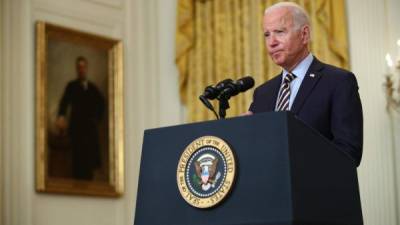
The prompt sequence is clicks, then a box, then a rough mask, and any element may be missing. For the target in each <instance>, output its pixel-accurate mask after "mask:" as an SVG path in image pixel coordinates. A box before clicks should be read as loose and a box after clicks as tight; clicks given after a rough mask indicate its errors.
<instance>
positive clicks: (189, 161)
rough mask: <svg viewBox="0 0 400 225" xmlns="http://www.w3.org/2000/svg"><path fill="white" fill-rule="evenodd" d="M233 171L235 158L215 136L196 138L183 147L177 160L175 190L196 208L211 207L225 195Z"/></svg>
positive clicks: (232, 179)
mask: <svg viewBox="0 0 400 225" xmlns="http://www.w3.org/2000/svg"><path fill="white" fill-rule="evenodd" d="M235 172H236V164H235V157H234V155H233V152H232V149H231V148H230V147H229V145H228V144H227V143H226V142H225V141H223V140H222V139H220V138H218V137H214V136H204V137H200V138H198V139H196V140H194V141H193V142H192V143H190V144H189V145H188V146H187V147H186V149H185V150H184V152H183V153H182V155H181V158H180V159H179V163H178V169H177V174H176V178H177V183H178V188H179V192H180V193H181V195H182V197H183V198H184V199H185V201H186V202H187V203H189V204H190V205H192V206H194V207H196V208H209V207H213V206H215V205H217V204H218V203H220V202H221V201H222V200H223V199H224V198H225V197H226V196H227V195H228V193H229V191H230V190H231V188H232V185H233V183H234V179H235Z"/></svg>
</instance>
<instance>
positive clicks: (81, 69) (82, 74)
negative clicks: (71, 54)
mask: <svg viewBox="0 0 400 225" xmlns="http://www.w3.org/2000/svg"><path fill="white" fill-rule="evenodd" d="M87 67H88V66H87V62H86V61H85V60H79V61H78V63H77V64H76V71H77V73H78V78H79V79H80V80H86V77H87Z"/></svg>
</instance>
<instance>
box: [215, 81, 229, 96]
mask: <svg viewBox="0 0 400 225" xmlns="http://www.w3.org/2000/svg"><path fill="white" fill-rule="evenodd" d="M231 83H233V80H232V79H229V78H228V79H225V80H223V81H221V82H219V83H218V84H217V85H215V88H216V89H217V90H218V91H219V92H221V91H223V90H224V89H225V88H226V86H227V85H228V84H231ZM218 94H219V93H218Z"/></svg>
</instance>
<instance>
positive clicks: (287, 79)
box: [284, 73, 296, 83]
mask: <svg viewBox="0 0 400 225" xmlns="http://www.w3.org/2000/svg"><path fill="white" fill-rule="evenodd" d="M295 78H296V75H294V74H293V73H288V74H286V76H285V79H284V82H285V83H290V82H292V80H294V79H295Z"/></svg>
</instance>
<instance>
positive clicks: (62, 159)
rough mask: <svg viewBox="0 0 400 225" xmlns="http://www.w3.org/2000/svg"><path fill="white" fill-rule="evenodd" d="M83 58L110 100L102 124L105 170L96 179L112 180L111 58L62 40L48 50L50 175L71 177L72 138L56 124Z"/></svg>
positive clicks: (93, 79) (91, 77)
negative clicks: (109, 117)
mask: <svg viewBox="0 0 400 225" xmlns="http://www.w3.org/2000/svg"><path fill="white" fill-rule="evenodd" d="M78 56H83V57H85V58H86V59H87V60H88V79H89V80H90V81H91V82H93V83H94V84H95V85H96V86H97V87H98V89H99V90H100V92H101V93H102V94H103V96H104V99H105V101H106V107H105V112H104V115H105V116H104V117H103V119H102V121H101V123H100V126H99V127H100V130H99V137H100V138H99V139H100V147H101V168H100V169H99V170H97V171H96V172H95V177H94V180H96V181H108V168H109V162H108V159H109V157H108V137H109V135H108V126H107V125H108V114H107V108H108V106H107V105H108V98H107V97H108V96H107V92H108V91H107V90H108V88H107V87H108V80H107V79H108V76H107V74H108V58H107V50H104V49H96V48H93V47H89V46H85V45H81V44H76V43H71V42H66V41H60V40H56V39H49V40H48V49H47V115H48V116H47V129H48V132H47V133H48V167H47V168H48V175H49V176H50V177H58V178H70V177H71V151H70V148H69V140H68V137H65V136H64V137H62V136H60V135H58V132H57V128H56V126H55V121H56V118H57V112H58V106H59V102H60V100H61V97H62V95H63V93H64V90H65V87H66V85H67V84H68V82H69V81H71V80H74V79H76V76H77V75H76V67H75V60H76V58H77V57H78Z"/></svg>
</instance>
